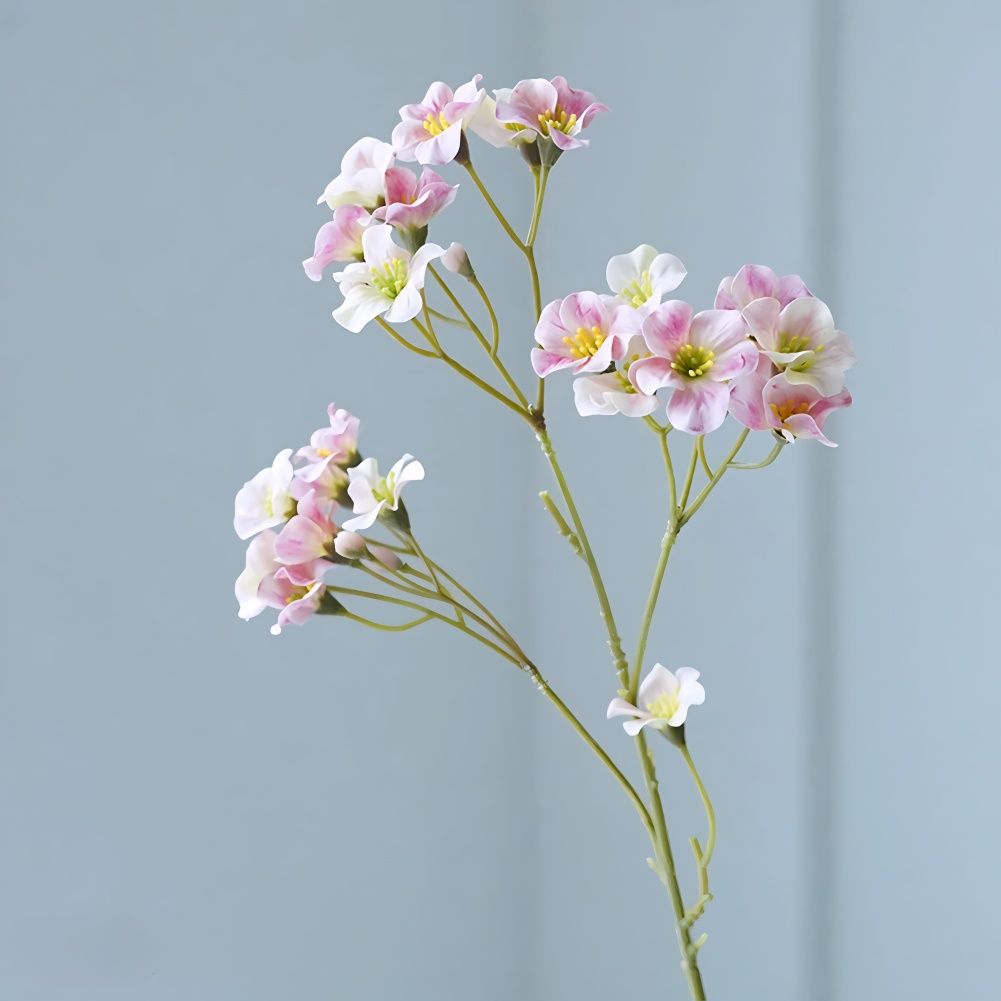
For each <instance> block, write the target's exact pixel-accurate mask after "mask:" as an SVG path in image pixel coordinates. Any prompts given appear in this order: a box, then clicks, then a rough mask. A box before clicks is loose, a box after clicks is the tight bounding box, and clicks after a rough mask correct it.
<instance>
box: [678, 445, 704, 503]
mask: <svg viewBox="0 0 1001 1001" xmlns="http://www.w3.org/2000/svg"><path fill="white" fill-rule="evenodd" d="M701 441H702V435H696V437H695V441H694V442H692V457H691V459H690V460H689V462H688V476H687V477H686V478H685V485H684V487H682V489H681V500H679V501H678V507H679V508H680V509H681V510H682V511H684V510H685V505H686V504H687V503H688V495H689V494H690V493H691V492H692V482H693V480H694V479H695V464H696V463H697V462H698V459H699V443H700V442H701Z"/></svg>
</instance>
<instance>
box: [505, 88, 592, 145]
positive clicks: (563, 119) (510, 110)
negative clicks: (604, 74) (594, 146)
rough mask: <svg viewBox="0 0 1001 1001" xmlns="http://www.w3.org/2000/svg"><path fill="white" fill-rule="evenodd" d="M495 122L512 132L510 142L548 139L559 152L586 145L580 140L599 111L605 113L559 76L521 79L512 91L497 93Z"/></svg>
mask: <svg viewBox="0 0 1001 1001" xmlns="http://www.w3.org/2000/svg"><path fill="white" fill-rule="evenodd" d="M494 93H495V94H496V96H497V105H496V109H495V114H496V118H497V121H498V122H500V123H501V124H502V125H505V126H506V127H507V128H508V129H510V130H511V131H512V133H513V135H512V137H511V141H512V142H525V141H536V140H538V139H539V138H540V137H542V138H547V139H551V140H552V142H553V144H554V145H555V146H556V147H557V148H558V149H559V150H560V151H566V150H568V149H575V148H576V147H578V146H586V145H587V144H588V141H587V140H586V139H581V138H579V133H580V131H581V129H584V128H586V127H587V126H588V125H589V124H590V122H591V119H592V118H593V117H594V116H595V115H596V114H598V112H599V111H608V108H607V107H606V106H605V105H604V104H599V103H598V102H597V101H596V100H595V99H594V95H593V94H589V93H588V92H587V91H586V90H574V88H573V87H571V86H570V85H569V84H568V83H567V82H566V80H565V79H564V78H563V77H561V76H556V77H553V79H552V80H544V79H541V78H536V79H533V80H522V81H520V82H519V83H518V84H516V85H515V86H514V87H513V88H511V89H501V90H496V91H494Z"/></svg>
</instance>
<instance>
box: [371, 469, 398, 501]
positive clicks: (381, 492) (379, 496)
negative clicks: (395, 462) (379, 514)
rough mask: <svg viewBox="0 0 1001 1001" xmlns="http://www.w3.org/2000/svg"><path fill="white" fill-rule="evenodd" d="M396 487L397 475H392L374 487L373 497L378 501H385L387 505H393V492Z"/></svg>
mask: <svg viewBox="0 0 1001 1001" xmlns="http://www.w3.org/2000/svg"><path fill="white" fill-rule="evenodd" d="M395 487H396V473H390V474H389V475H388V476H387V477H386V478H385V479H384V480H379V482H378V483H377V484H376V485H375V486H374V487H372V496H373V497H374V498H375V499H376V500H377V501H385V502H386V503H387V504H392V503H393V491H394V489H395Z"/></svg>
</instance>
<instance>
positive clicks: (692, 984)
mask: <svg viewBox="0 0 1001 1001" xmlns="http://www.w3.org/2000/svg"><path fill="white" fill-rule="evenodd" d="M636 748H637V750H638V752H639V756H640V766H641V767H642V769H643V779H644V781H645V782H646V787H647V791H648V792H649V793H650V802H651V804H652V805H653V822H654V830H655V832H656V844H657V855H658V859H657V861H658V863H659V864H660V875H661V879H662V880H663V882H664V885H665V886H666V887H667V892H668V894H669V895H670V897H671V906H672V907H673V909H674V928H675V932H676V934H677V937H678V948H679V949H680V950H681V969H682V971H683V972H684V974H685V979H686V980H687V981H688V990H689V991H690V993H691V995H692V999H693V1001H706V993H705V988H704V987H703V986H702V974H701V973H700V972H699V964H698V949H697V948H696V946H694V945H693V944H692V937H691V929H690V926H689V924H688V922H687V921H686V911H685V902H684V900H683V899H682V896H681V887H680V886H679V885H678V874H677V872H676V870H675V867H674V855H673V854H672V852H671V839H670V838H669V836H668V833H667V822H666V821H665V819H664V804H663V802H662V801H661V798H660V785H659V782H658V780H657V771H656V768H655V767H654V763H653V755H652V754H651V753H650V749H649V748H648V747H647V744H646V737H645V735H644V733H643V731H642V730H641V731H640V732H639V734H637V736H636Z"/></svg>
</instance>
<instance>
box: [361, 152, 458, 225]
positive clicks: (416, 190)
mask: <svg viewBox="0 0 1001 1001" xmlns="http://www.w3.org/2000/svg"><path fill="white" fill-rule="evenodd" d="M458 190H459V185H458V184H455V185H452V184H448V183H447V182H446V181H445V179H444V178H443V177H441V176H440V175H438V174H436V173H435V172H434V171H433V170H431V168H430V167H425V168H424V170H423V172H422V173H421V176H420V180H418V179H417V176H416V175H415V174H414V172H413V171H412V170H407V168H406V167H390V168H389V170H387V171H386V204H385V205H383V206H381V207H380V208H377V209H376V210H375V211H374V212H373V213H372V218H373V219H378V220H380V221H382V222H386V223H389V225H390V226H395V227H396V229H423V228H424V227H425V226H427V224H428V223H429V222H430V221H431V220H432V219H433V218H434V217H435V216H436V215H437V214H438V213H439V212H441V210H442V209H444V208H446V207H447V206H448V205H451V204H452V200H453V199H454V198H455V193H456V191H458Z"/></svg>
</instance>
